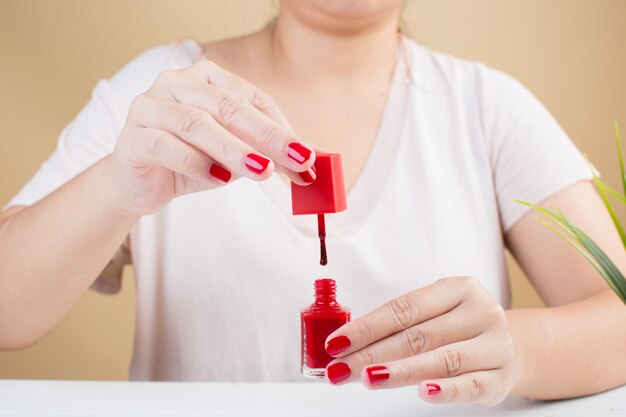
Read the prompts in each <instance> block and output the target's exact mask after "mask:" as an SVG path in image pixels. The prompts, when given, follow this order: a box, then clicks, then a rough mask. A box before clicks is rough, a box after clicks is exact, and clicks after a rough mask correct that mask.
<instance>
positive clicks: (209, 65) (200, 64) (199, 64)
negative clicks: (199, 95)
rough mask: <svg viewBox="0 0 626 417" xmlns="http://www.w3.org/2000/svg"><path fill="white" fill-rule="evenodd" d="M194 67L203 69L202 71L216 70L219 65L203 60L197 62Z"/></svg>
mask: <svg viewBox="0 0 626 417" xmlns="http://www.w3.org/2000/svg"><path fill="white" fill-rule="evenodd" d="M192 66H193V67H196V68H199V69H202V70H212V69H215V68H216V67H217V64H216V63H215V62H213V61H211V60H208V59H201V60H200V61H198V62H196V63H195V64H193V65H192Z"/></svg>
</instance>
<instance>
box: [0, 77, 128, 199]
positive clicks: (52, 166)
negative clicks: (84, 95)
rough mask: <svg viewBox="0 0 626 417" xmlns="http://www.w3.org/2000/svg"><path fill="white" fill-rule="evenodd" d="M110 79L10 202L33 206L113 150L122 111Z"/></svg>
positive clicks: (94, 95) (98, 89)
mask: <svg viewBox="0 0 626 417" xmlns="http://www.w3.org/2000/svg"><path fill="white" fill-rule="evenodd" d="M118 113H119V109H117V108H116V103H115V99H114V98H113V97H112V93H111V91H110V88H109V86H108V82H107V81H104V80H102V81H100V82H98V84H97V85H96V87H95V88H94V90H93V92H92V96H91V99H90V100H89V102H88V103H87V105H86V106H85V107H83V109H82V110H81V111H80V113H79V114H78V115H77V116H76V118H75V119H74V120H73V121H72V122H71V123H70V124H69V125H67V126H66V127H65V129H63V131H62V132H61V134H60V136H59V138H58V140H57V146H56V149H55V151H54V152H53V153H52V155H51V156H50V157H49V158H48V159H47V160H46V161H45V162H44V163H43V164H42V165H41V167H40V168H39V170H38V171H37V173H36V174H35V175H34V176H33V177H32V178H31V179H30V181H28V183H26V185H24V187H23V188H22V189H21V190H20V191H19V193H18V194H17V195H16V196H15V197H13V199H11V201H10V202H9V204H8V205H7V206H6V207H7V208H8V207H11V206H19V205H24V206H29V205H32V204H34V203H36V202H37V201H39V200H41V199H42V198H43V197H45V196H46V195H48V194H49V193H51V192H52V191H54V190H55V189H57V188H58V187H60V186H62V185H63V184H65V183H66V182H67V181H69V180H70V179H71V178H73V177H75V176H76V175H77V174H79V173H80V172H82V171H83V170H84V169H86V168H87V167H89V166H91V165H92V164H93V163H95V162H96V161H97V160H99V159H101V158H102V157H104V156H106V155H107V154H109V153H110V152H111V151H112V150H113V147H114V146H115V141H116V138H117V134H118V132H119V130H120V124H121V120H120V119H121V115H120V114H118Z"/></svg>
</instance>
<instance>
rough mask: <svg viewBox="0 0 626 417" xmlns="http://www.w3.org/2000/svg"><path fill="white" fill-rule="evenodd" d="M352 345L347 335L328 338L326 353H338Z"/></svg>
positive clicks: (333, 354) (332, 354)
mask: <svg viewBox="0 0 626 417" xmlns="http://www.w3.org/2000/svg"><path fill="white" fill-rule="evenodd" d="M351 345H352V342H350V339H348V337H347V336H337V337H333V338H332V339H330V341H329V342H328V344H327V345H326V353H328V354H329V355H331V356H335V355H338V354H339V353H341V352H343V351H344V350H346V349H348V348H349V347H350V346H351Z"/></svg>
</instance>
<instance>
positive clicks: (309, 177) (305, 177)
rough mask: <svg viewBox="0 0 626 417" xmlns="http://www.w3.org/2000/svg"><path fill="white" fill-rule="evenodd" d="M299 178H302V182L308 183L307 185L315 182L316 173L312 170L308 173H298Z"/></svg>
mask: <svg viewBox="0 0 626 417" xmlns="http://www.w3.org/2000/svg"><path fill="white" fill-rule="evenodd" d="M298 176H299V177H300V178H302V181H304V182H306V183H307V184H310V183H312V182H313V181H315V171H313V170H312V169H310V168H309V169H308V170H307V171H304V172H298Z"/></svg>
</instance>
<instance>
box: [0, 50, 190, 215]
mask: <svg viewBox="0 0 626 417" xmlns="http://www.w3.org/2000/svg"><path fill="white" fill-rule="evenodd" d="M179 46H181V47H187V48H188V47H190V46H193V42H191V41H188V42H186V43H185V44H182V45H176V44H170V45H163V46H158V47H155V48H152V49H149V50H147V51H146V52H144V53H142V54H140V55H139V56H137V57H136V58H135V59H133V60H132V61H131V62H129V63H128V64H127V65H126V66H124V67H123V68H122V69H121V70H120V71H118V72H117V73H116V74H115V75H114V76H113V77H111V78H110V79H107V80H101V81H99V82H98V83H97V85H96V87H95V88H94V89H93V92H92V95H91V99H90V100H89V102H88V103H87V105H85V107H83V108H82V110H81V111H80V112H79V113H78V115H77V116H76V118H75V119H74V120H73V121H72V122H71V123H70V124H69V125H67V126H66V127H65V129H63V131H62V132H61V134H60V136H59V138H58V140H57V146H56V149H55V151H54V152H53V153H52V155H51V156H50V157H49V158H48V159H47V160H46V161H45V162H44V163H43V164H42V165H41V167H40V168H39V170H38V171H37V173H36V174H35V175H34V176H33V177H32V178H31V179H30V181H29V182H28V183H26V185H24V187H23V188H22V189H21V190H20V191H19V192H18V194H17V195H16V196H14V197H13V199H11V201H10V202H9V203H8V204H7V206H5V208H8V207H11V206H18V205H25V206H29V205H32V204H34V203H36V202H38V201H39V200H41V199H42V198H44V197H45V196H46V195H48V194H50V193H51V192H52V191H54V190H56V189H57V188H59V187H60V186H62V185H63V184H65V183H66V182H68V181H69V180H71V179H72V178H74V177H75V176H76V175H78V174H79V173H81V172H82V171H83V170H85V169H87V168H88V167H90V166H91V165H93V164H94V163H95V162H97V161H98V160H99V159H101V158H103V157H105V156H106V155H108V154H110V153H111V152H112V151H113V149H114V147H115V143H116V141H117V137H118V136H119V133H120V131H121V129H122V127H123V125H124V122H125V120H126V117H127V114H128V109H129V107H130V103H131V102H132V100H133V98H134V97H136V96H137V95H139V94H141V93H142V92H144V91H146V90H147V89H148V88H149V87H150V85H151V84H152V83H153V82H154V79H155V78H156V77H157V75H158V74H159V73H160V72H162V71H164V70H167V69H173V68H178V67H181V66H188V65H190V62H187V61H188V59H187V53H186V50H183V49H181V48H179ZM196 48H197V47H196ZM181 54H182V55H181Z"/></svg>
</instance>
